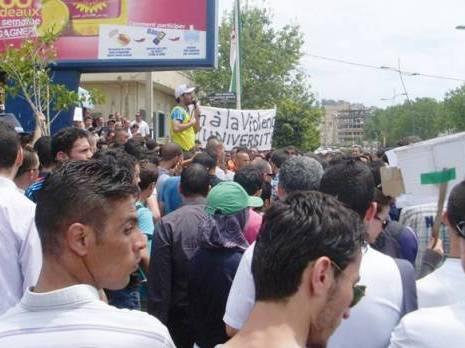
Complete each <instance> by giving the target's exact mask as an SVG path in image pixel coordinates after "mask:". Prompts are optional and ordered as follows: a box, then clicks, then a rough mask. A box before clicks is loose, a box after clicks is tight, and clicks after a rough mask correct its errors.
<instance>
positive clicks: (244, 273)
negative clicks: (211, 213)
mask: <svg viewBox="0 0 465 348" xmlns="http://www.w3.org/2000/svg"><path fill="white" fill-rule="evenodd" d="M254 246H255V243H254V244H252V245H251V246H250V247H249V248H248V249H247V250H246V252H245V253H244V255H243V256H242V260H241V263H240V264H239V268H238V269H237V272H236V276H235V277H234V281H233V284H232V287H231V290H230V292H229V297H228V302H227V304H226V313H225V315H224V317H223V320H224V322H225V323H226V324H227V325H229V326H231V327H232V328H234V329H236V330H239V329H240V328H242V326H243V325H244V324H245V322H246V321H247V319H248V317H249V315H250V312H251V311H252V308H253V305H254V303H255V285H254V282H253V277H252V272H251V265H252V257H253V248H254ZM360 278H361V280H360V284H362V285H366V286H367V290H366V295H365V297H364V298H363V299H362V300H361V301H360V303H358V304H357V306H355V307H354V308H353V309H352V310H351V315H350V318H349V319H347V320H343V322H342V323H341V325H340V326H339V328H338V329H337V330H336V332H335V333H334V335H333V337H332V338H331V339H330V342H329V345H328V347H329V348H340V347H347V348H349V347H350V348H354V347H357V348H386V347H387V345H388V344H389V338H390V336H391V332H392V330H393V329H394V327H395V326H396V325H397V324H398V323H399V320H400V314H401V308H402V298H403V297H402V296H403V293H402V279H401V276H400V271H399V269H398V267H397V264H396V263H395V261H394V259H392V258H391V257H389V256H386V255H384V254H382V253H380V252H378V251H376V250H374V249H372V248H368V251H367V252H366V253H365V254H364V255H363V258H362V264H361V267H360Z"/></svg>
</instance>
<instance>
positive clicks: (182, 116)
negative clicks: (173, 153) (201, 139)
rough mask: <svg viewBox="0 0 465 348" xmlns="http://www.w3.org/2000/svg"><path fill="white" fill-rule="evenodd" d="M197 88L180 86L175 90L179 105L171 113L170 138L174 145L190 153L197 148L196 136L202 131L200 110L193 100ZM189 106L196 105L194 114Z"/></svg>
mask: <svg viewBox="0 0 465 348" xmlns="http://www.w3.org/2000/svg"><path fill="white" fill-rule="evenodd" d="M194 90H195V87H188V86H187V85H179V86H178V87H176V90H175V93H174V95H175V97H176V102H177V103H178V104H177V105H176V106H175V107H174V108H173V110H172V111H171V115H170V118H171V127H170V136H171V139H172V141H173V142H174V143H176V144H178V145H179V146H181V148H182V149H183V151H190V150H192V149H193V148H194V147H195V134H196V133H198V132H199V130H200V108H199V104H198V103H197V102H196V101H195V100H194V99H193V97H192V92H194ZM189 105H194V109H193V113H192V114H191V113H190V112H189Z"/></svg>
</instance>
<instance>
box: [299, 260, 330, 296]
mask: <svg viewBox="0 0 465 348" xmlns="http://www.w3.org/2000/svg"><path fill="white" fill-rule="evenodd" d="M332 268H333V266H332V264H331V260H330V259H329V258H328V257H326V256H323V257H320V258H318V259H317V260H316V261H314V262H312V263H309V264H308V266H307V269H306V270H305V271H304V274H306V273H307V272H309V273H308V275H307V276H306V278H307V282H308V286H309V287H310V289H311V291H312V292H311V293H312V295H313V296H315V297H324V296H326V294H327V293H328V290H329V289H330V288H331V286H332V285H333V284H334V274H333V270H332Z"/></svg>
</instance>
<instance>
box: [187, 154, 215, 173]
mask: <svg viewBox="0 0 465 348" xmlns="http://www.w3.org/2000/svg"><path fill="white" fill-rule="evenodd" d="M192 163H198V164H201V165H203V166H204V167H205V168H207V170H211V169H212V168H215V167H216V161H215V159H214V158H213V157H212V156H210V155H209V154H208V153H206V152H201V153H198V154H196V155H195V156H194V158H193V159H192Z"/></svg>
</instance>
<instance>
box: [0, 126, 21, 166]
mask: <svg viewBox="0 0 465 348" xmlns="http://www.w3.org/2000/svg"><path fill="white" fill-rule="evenodd" d="M20 148H21V142H20V139H19V136H18V133H16V131H15V130H14V128H12V127H11V126H9V125H8V124H6V122H0V169H10V168H12V167H13V165H14V164H15V162H16V158H17V157H18V151H19V149H20Z"/></svg>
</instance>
